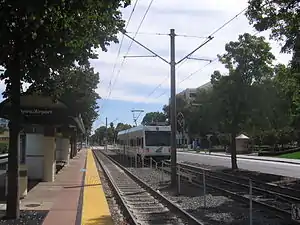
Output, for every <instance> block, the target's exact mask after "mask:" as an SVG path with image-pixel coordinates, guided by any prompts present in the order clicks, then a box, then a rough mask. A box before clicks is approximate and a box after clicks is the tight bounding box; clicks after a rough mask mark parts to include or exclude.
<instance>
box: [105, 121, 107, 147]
mask: <svg viewBox="0 0 300 225" xmlns="http://www.w3.org/2000/svg"><path fill="white" fill-rule="evenodd" d="M105 150H106V151H107V117H105Z"/></svg>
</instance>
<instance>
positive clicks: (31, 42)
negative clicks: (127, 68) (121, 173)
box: [0, 0, 130, 218]
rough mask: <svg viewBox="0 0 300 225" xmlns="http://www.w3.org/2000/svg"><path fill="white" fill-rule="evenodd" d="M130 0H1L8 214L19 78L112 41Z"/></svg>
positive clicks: (40, 75)
mask: <svg viewBox="0 0 300 225" xmlns="http://www.w3.org/2000/svg"><path fill="white" fill-rule="evenodd" d="M129 3H130V0H112V1H98V0H89V1H87V0H80V1H79V0H74V1H60V2H58V1H51V0H50V1H43V0H41V1H8V0H4V1H1V3H0V12H1V13H0V20H1V26H0V66H2V67H4V68H5V72H4V73H3V74H1V75H0V78H1V79H2V80H3V79H4V80H5V83H6V91H5V93H4V94H5V96H9V97H10V98H11V100H12V106H11V108H12V112H11V113H10V118H9V119H10V128H9V129H10V130H9V132H10V140H9V157H8V190H9V191H8V196H7V217H9V218H18V217H19V197H18V179H16V177H18V173H19V172H18V160H19V156H18V154H19V153H18V150H17V149H18V135H19V131H20V113H21V111H20V92H21V86H22V82H28V83H33V82H35V83H36V84H39V83H43V82H44V80H45V79H46V78H48V77H52V76H56V75H57V74H60V75H62V74H61V73H60V72H61V71H62V70H63V68H70V67H72V66H73V65H75V62H76V63H78V64H79V65H86V64H87V63H88V59H90V58H95V57H96V54H95V51H94V49H96V48H98V47H101V48H102V50H104V51H106V46H107V45H109V43H110V42H112V41H113V42H117V37H116V35H117V33H118V32H119V31H120V30H122V29H123V27H124V21H123V20H122V17H121V16H122V15H121V12H120V7H125V6H127V5H128V4H129Z"/></svg>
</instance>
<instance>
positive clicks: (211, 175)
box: [164, 163, 300, 224]
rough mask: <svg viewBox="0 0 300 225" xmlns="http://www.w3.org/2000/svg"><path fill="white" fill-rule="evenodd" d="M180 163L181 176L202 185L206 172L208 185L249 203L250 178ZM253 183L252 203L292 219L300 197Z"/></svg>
mask: <svg viewBox="0 0 300 225" xmlns="http://www.w3.org/2000/svg"><path fill="white" fill-rule="evenodd" d="M165 165H167V167H164V170H165V171H166V172H170V168H169V167H168V166H169V165H170V164H168V163H166V164H165ZM178 165H179V167H180V171H181V175H183V176H181V177H184V179H188V180H189V181H190V182H191V183H192V184H195V185H199V186H200V185H201V186H202V185H203V172H204V173H205V179H206V186H207V187H210V188H212V189H215V190H218V191H220V192H222V193H224V194H226V195H227V196H230V197H232V198H234V199H236V200H238V201H242V202H244V203H246V204H249V200H250V195H249V189H250V183H249V179H246V178H244V177H239V176H233V175H231V174H228V173H222V172H218V171H213V170H209V169H206V168H201V167H197V166H192V165H188V164H184V163H178ZM251 183H252V184H251V185H252V203H253V204H254V205H257V206H260V207H263V208H265V209H267V210H268V211H270V212H275V213H276V216H278V217H279V218H284V219H291V208H292V204H299V203H300V198H298V197H296V196H293V193H290V194H287V193H286V192H285V191H283V189H282V188H278V187H276V186H273V185H268V184H264V185H263V184H262V182H259V181H255V180H252V181H251ZM292 223H293V222H292V221H291V224H292Z"/></svg>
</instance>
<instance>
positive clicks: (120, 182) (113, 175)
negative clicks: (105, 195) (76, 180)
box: [93, 150, 203, 225]
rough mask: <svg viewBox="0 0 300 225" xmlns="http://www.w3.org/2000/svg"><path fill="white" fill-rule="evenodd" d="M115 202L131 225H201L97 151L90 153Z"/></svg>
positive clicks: (107, 156) (201, 224)
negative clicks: (113, 195) (107, 181)
mask: <svg viewBox="0 0 300 225" xmlns="http://www.w3.org/2000/svg"><path fill="white" fill-rule="evenodd" d="M93 153H94V156H95V158H96V160H97V162H98V163H99V164H100V166H101V167H102V169H103V171H104V173H105V175H106V177H107V178H108V180H109V182H110V185H111V187H112V189H113V191H114V193H115V194H116V197H117V199H118V202H119V204H120V206H121V207H122V211H123V213H124V215H125V217H126V219H127V224H132V225H146V224H149V225H150V224H153V225H154V224H155V225H159V224H161V225H171V224H174V225H182V224H195V225H203V223H202V222H201V221H198V220H197V219H196V218H194V217H193V216H192V215H190V214H189V213H187V212H186V211H184V210H182V209H181V208H179V207H178V206H177V205H175V204H174V203H173V202H171V201H169V200H168V199H166V198H165V197H164V196H162V195H161V194H160V193H158V192H157V191H156V190H154V189H152V188H151V187H150V186H149V185H147V184H146V183H144V182H143V181H142V180H140V179H139V178H138V177H136V176H135V175H133V174H132V173H131V172H130V171H128V170H127V169H126V168H124V167H123V166H122V165H120V164H119V163H118V162H116V161H115V160H113V159H112V158H111V157H110V156H109V155H106V154H104V153H102V152H101V151H99V150H93Z"/></svg>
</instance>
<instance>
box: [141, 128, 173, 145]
mask: <svg viewBox="0 0 300 225" xmlns="http://www.w3.org/2000/svg"><path fill="white" fill-rule="evenodd" d="M145 137H146V146H170V138H171V133H170V132H166V131H146V132H145Z"/></svg>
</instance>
